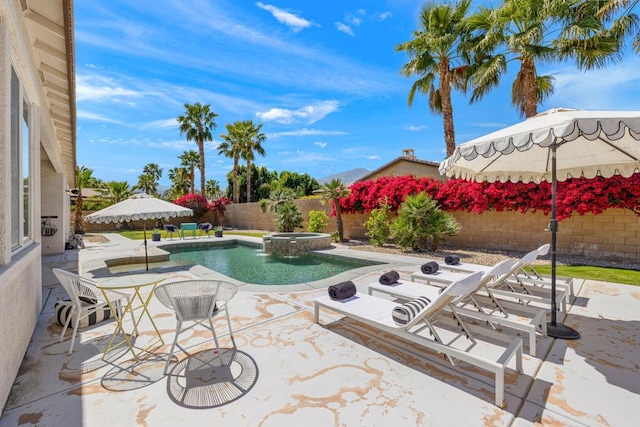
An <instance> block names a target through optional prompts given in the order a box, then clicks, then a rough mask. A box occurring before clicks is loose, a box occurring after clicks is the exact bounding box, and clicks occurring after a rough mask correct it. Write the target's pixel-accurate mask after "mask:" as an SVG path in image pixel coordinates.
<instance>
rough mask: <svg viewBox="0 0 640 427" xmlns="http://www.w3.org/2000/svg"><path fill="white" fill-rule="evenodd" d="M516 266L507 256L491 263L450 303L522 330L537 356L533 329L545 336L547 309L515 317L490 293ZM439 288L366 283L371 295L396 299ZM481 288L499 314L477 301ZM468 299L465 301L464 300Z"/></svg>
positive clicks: (470, 314)
mask: <svg viewBox="0 0 640 427" xmlns="http://www.w3.org/2000/svg"><path fill="white" fill-rule="evenodd" d="M515 268H516V264H515V263H514V262H513V261H512V260H510V259H506V260H504V261H501V262H499V263H498V264H496V265H495V266H493V267H492V268H491V269H490V270H489V271H488V272H487V273H484V274H483V276H482V279H481V280H480V282H479V283H478V287H477V288H476V289H475V290H474V291H472V292H471V293H469V295H467V296H466V297H465V298H463V299H459V300H457V301H454V303H453V304H452V305H451V309H452V310H454V311H455V312H456V313H458V314H460V315H463V316H465V317H470V318H473V319H478V320H482V321H485V322H488V323H489V325H491V327H494V325H495V324H497V325H502V326H505V327H509V328H512V329H516V330H518V331H522V332H524V333H526V334H528V336H529V353H530V354H531V355H532V356H535V355H536V331H537V330H539V331H540V333H541V334H542V335H543V336H546V335H547V322H546V317H547V313H548V311H549V310H547V309H545V308H533V309H530V310H524V311H527V312H528V313H530V315H527V316H526V317H525V316H519V315H518V316H517V315H511V313H509V311H512V310H507V309H505V307H504V304H501V303H500V301H497V300H496V298H495V297H493V294H492V292H491V288H492V287H494V286H498V285H499V281H501V280H505V279H506V277H508V276H509V275H510V274H512V271H513V270H514V269H515ZM465 275H466V273H452V272H449V275H448V276H449V278H451V279H453V280H452V281H454V282H455V281H457V280H460V279H462V278H464V277H465ZM441 290H442V287H440V286H433V285H429V284H426V283H417V282H405V281H399V282H398V283H395V284H391V285H382V284H380V283H379V282H375V283H371V284H370V285H369V286H368V292H369V295H373V292H380V293H384V294H387V295H391V296H394V297H399V298H404V299H408V298H417V297H419V296H422V295H426V296H427V297H429V296H430V295H437V294H438V293H439V292H440V291H441ZM480 290H484V291H485V292H486V293H487V296H488V297H489V298H490V300H491V302H492V303H493V305H495V306H496V308H498V310H499V311H500V313H495V312H494V311H493V310H488V309H487V308H485V307H484V306H483V304H481V303H480V302H479V300H478V295H477V294H476V292H478V291H480ZM467 300H468V301H467ZM469 301H470V302H471V304H472V305H473V309H471V308H468V307H465V306H466V305H467V302H469Z"/></svg>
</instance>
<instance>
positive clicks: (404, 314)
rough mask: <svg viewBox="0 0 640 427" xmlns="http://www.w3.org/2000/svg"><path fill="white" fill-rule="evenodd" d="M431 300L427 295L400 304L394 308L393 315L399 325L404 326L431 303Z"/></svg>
mask: <svg viewBox="0 0 640 427" xmlns="http://www.w3.org/2000/svg"><path fill="white" fill-rule="evenodd" d="M430 302H431V300H430V299H429V298H427V297H418V298H416V299H414V300H412V301H409V302H407V303H405V304H402V305H399V306H397V307H395V308H394V309H393V312H392V313H391V317H393V321H394V322H395V324H396V325H398V326H404V325H406V324H407V323H409V322H410V321H411V320H412V319H413V318H414V317H416V315H417V314H418V313H420V312H421V311H422V310H424V309H425V307H427V306H428V305H429V303H430Z"/></svg>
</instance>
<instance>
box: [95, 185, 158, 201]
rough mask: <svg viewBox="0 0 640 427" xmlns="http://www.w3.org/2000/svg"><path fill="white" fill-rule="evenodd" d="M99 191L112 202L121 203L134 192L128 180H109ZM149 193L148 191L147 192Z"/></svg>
mask: <svg viewBox="0 0 640 427" xmlns="http://www.w3.org/2000/svg"><path fill="white" fill-rule="evenodd" d="M98 191H99V192H100V193H101V194H102V195H103V197H105V198H106V199H108V200H109V202H110V203H111V204H116V203H119V202H121V201H123V200H125V199H127V198H129V197H130V196H131V195H132V194H133V189H131V187H129V183H128V182H127V181H108V182H105V183H104V185H103V186H102V188H100V189H98ZM147 194H148V193H147Z"/></svg>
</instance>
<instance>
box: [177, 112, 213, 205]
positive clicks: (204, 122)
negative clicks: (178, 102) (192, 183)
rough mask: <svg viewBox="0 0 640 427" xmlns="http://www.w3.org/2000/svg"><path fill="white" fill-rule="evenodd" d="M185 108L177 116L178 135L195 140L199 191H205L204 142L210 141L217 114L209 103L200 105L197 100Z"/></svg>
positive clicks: (188, 139)
mask: <svg viewBox="0 0 640 427" xmlns="http://www.w3.org/2000/svg"><path fill="white" fill-rule="evenodd" d="M184 107H185V109H186V112H185V115H184V116H178V118H177V120H178V123H179V124H180V135H183V134H184V135H186V136H187V141H195V142H196V144H197V145H198V154H199V155H200V192H201V193H202V194H204V193H205V188H204V182H205V173H204V172H205V169H204V143H205V141H212V140H213V136H212V135H211V131H212V130H213V129H215V128H216V126H217V125H216V121H215V118H216V117H217V116H218V115H217V114H216V113H214V112H213V111H212V110H211V106H210V105H209V104H206V105H202V104H200V103H199V102H196V103H195V104H184Z"/></svg>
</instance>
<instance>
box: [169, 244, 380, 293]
mask: <svg viewBox="0 0 640 427" xmlns="http://www.w3.org/2000/svg"><path fill="white" fill-rule="evenodd" d="M168 250H169V251H170V252H171V255H170V256H169V259H170V260H171V261H172V262H176V263H179V264H200V265H202V266H204V267H207V268H209V269H210V270H214V271H217V272H219V273H222V274H224V275H226V276H229V277H232V278H234V279H236V280H239V281H241V282H245V283H252V284H261V285H292V284H296V283H306V282H313V281H316V280H322V279H326V278H328V277H331V276H335V275H336V274H339V273H342V272H345V271H348V270H352V269H354V268H360V267H364V266H367V265H374V264H378V263H376V262H366V261H362V262H356V261H351V260H345V259H336V258H328V257H320V256H316V255H305V256H300V257H283V256H279V255H267V254H265V253H264V252H262V250H261V249H260V248H256V247H252V246H246V245H232V246H204V247H188V248H180V247H178V248H170V249H168Z"/></svg>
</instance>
